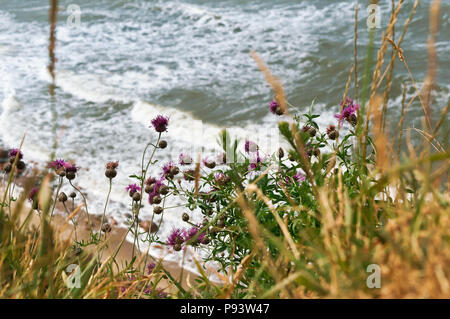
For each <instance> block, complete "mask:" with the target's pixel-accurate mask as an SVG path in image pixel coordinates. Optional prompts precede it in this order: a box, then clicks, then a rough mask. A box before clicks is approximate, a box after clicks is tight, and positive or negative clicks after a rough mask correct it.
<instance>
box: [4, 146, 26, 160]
mask: <svg viewBox="0 0 450 319" xmlns="http://www.w3.org/2000/svg"><path fill="white" fill-rule="evenodd" d="M17 154H19V159H22V158H23V154H22V152H21V151H19V149H18V148H13V149H11V150H10V151H9V153H8V156H9V157H16V155H17Z"/></svg>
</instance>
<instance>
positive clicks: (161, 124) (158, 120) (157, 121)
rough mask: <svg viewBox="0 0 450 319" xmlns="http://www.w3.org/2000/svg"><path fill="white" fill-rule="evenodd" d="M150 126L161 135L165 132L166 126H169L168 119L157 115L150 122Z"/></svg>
mask: <svg viewBox="0 0 450 319" xmlns="http://www.w3.org/2000/svg"><path fill="white" fill-rule="evenodd" d="M152 125H153V127H154V129H155V131H156V132H158V133H162V132H167V125H169V118H168V117H165V116H162V115H158V116H157V117H155V118H154V119H153V120H152Z"/></svg>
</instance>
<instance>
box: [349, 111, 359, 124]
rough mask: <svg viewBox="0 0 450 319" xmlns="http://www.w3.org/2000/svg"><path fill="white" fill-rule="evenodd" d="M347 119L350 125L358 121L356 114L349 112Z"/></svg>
mask: <svg viewBox="0 0 450 319" xmlns="http://www.w3.org/2000/svg"><path fill="white" fill-rule="evenodd" d="M347 121H349V122H350V124H351V125H353V126H356V124H357V123H358V119H357V117H356V114H351V115H350V116H349V117H348V118H347Z"/></svg>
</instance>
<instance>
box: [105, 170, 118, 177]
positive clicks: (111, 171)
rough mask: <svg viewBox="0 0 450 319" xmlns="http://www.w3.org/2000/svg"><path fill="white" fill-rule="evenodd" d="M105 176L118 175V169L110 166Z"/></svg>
mask: <svg viewBox="0 0 450 319" xmlns="http://www.w3.org/2000/svg"><path fill="white" fill-rule="evenodd" d="M105 176H106V177H108V178H109V179H112V178H114V177H116V176H117V171H116V170H115V169H114V168H109V169H107V170H106V171H105Z"/></svg>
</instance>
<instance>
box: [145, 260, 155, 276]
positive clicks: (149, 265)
mask: <svg viewBox="0 0 450 319" xmlns="http://www.w3.org/2000/svg"><path fill="white" fill-rule="evenodd" d="M155 267H156V264H155V263H149V264H148V265H147V272H148V274H149V275H150V274H151V273H152V272H153V270H154V269H155Z"/></svg>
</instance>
